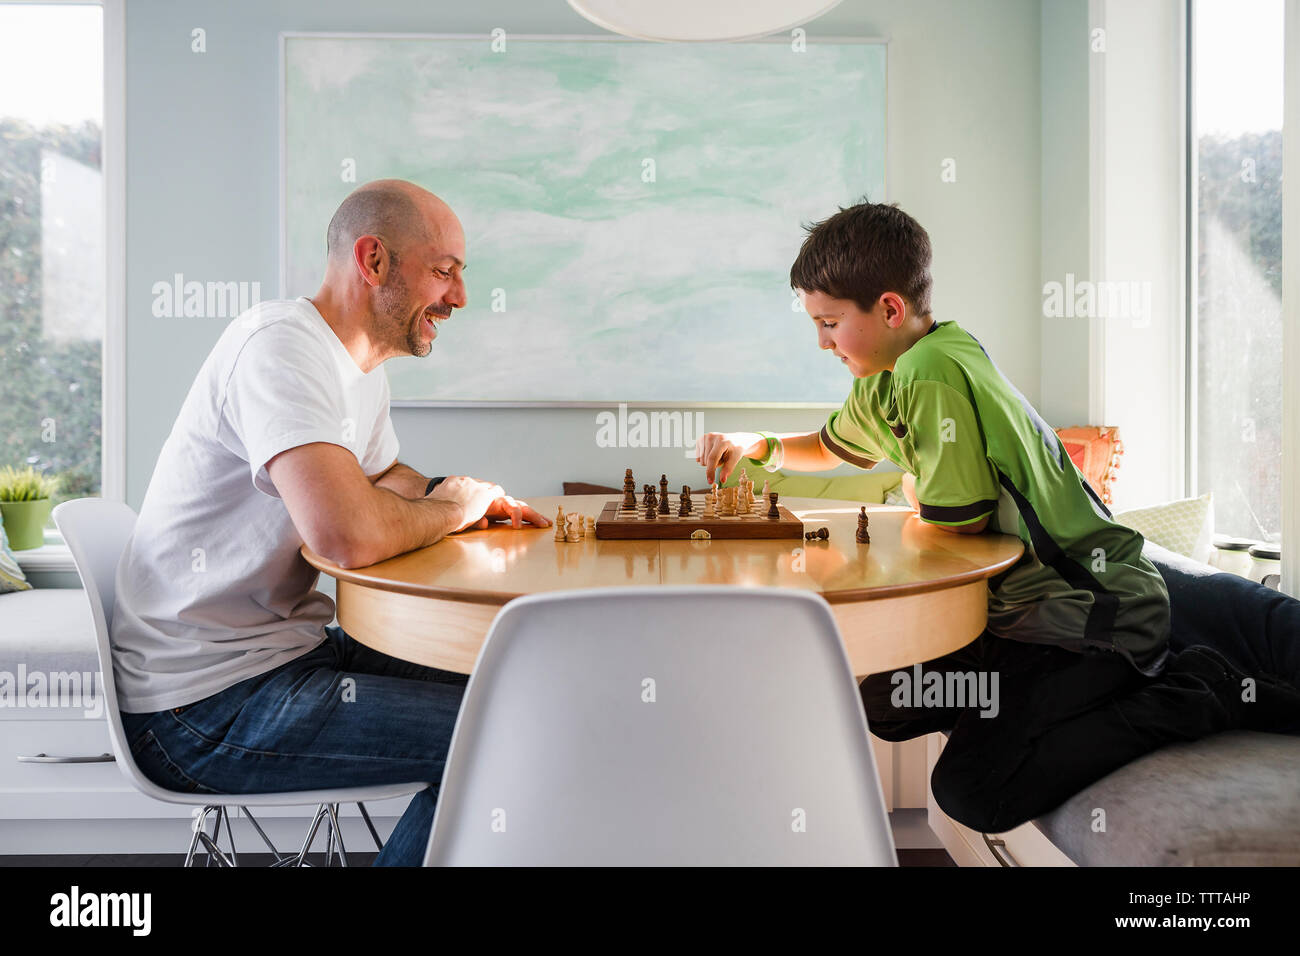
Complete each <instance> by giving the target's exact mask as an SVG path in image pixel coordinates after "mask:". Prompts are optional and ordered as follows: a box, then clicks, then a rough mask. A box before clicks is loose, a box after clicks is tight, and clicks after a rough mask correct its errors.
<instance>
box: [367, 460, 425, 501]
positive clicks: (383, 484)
mask: <svg viewBox="0 0 1300 956" xmlns="http://www.w3.org/2000/svg"><path fill="white" fill-rule="evenodd" d="M374 484H375V487H376V488H386V489H388V490H389V491H391V492H392V493H393V494H395V495H400V496H401V497H403V498H411V499H414V498H423V497H424V490H425V488H427V487H428V485H429V479H428V478H426V477H425V476H424V475H422V474H420V473H419V472H418V471H416V470H415V469H414V468H410V467H408V466H406V465H403V464H402V463H401V462H400V461H399V462H395V463H394V464H393V467H391V468H389V469H388V470H387V471H386V472H384V473H383V475H382V476H381V477H379V478H377V479H376V480H375V483H374Z"/></svg>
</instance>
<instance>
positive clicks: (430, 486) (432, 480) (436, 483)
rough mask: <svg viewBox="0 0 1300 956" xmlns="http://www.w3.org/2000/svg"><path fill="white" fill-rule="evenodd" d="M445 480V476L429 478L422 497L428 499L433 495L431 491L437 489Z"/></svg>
mask: <svg viewBox="0 0 1300 956" xmlns="http://www.w3.org/2000/svg"><path fill="white" fill-rule="evenodd" d="M446 480H447V476H446V475H441V476H440V477H438V478H430V479H429V484H428V486H427V487H426V488H425V489H424V497H426V498H427V497H429V495H430V494H432V493H433V489H434V488H437V487H438V486H439V485H440V484H442V483H443V482H444V481H446Z"/></svg>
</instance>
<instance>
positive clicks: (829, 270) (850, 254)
mask: <svg viewBox="0 0 1300 956" xmlns="http://www.w3.org/2000/svg"><path fill="white" fill-rule="evenodd" d="M804 228H806V229H807V230H808V236H807V238H806V239H804V241H803V245H802V246H801V247H800V249H799V255H798V257H797V258H796V259H795V260H794V265H792V266H791V267H790V287H791V288H793V289H802V290H803V291H804V292H824V293H826V294H827V295H829V296H831V297H833V298H836V299H851V300H852V301H854V302H856V303H857V305H858V308H860V309H862V310H863V311H864V312H870V311H871V310H872V309H873V308H875V305H876V302H877V301H879V299H880V297H881V296H882V295H883V294H884V293H886V292H896V293H898V294H899V295H901V296H902V297H903V298H905V299H906V300H907V301H908V303H910V304H911V306H912V308H913V309H914V310H915V311H916V313H917V314H918V315H928V314H929V313H930V236H929V235H928V234H927V233H926V231H925V230H924V229H923V228H921V224H920V223H919V222H917V221H916V220H915V219H913V218H912V217H911V216H909V215H908V214H907V213H905V212H903V210H901V209H899V208H898V205H897V204H896V203H891V204H889V205H886V204H885V203H872V202H861V203H858V205H856V206H849V207H848V208H841V209H840V211H839V212H837V213H836V214H835V215H833V216H831V217H830V218H829V219H823V220H822V221H821V222H818V223H814V224H813V225H811V226H805V227H804Z"/></svg>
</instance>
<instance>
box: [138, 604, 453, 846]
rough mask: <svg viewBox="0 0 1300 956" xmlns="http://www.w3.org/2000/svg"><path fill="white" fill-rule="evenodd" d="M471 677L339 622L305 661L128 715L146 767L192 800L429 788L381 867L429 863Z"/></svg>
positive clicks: (401, 822) (401, 826)
mask: <svg viewBox="0 0 1300 956" xmlns="http://www.w3.org/2000/svg"><path fill="white" fill-rule="evenodd" d="M468 680H469V675H467V674H454V673H451V672H449V671H442V670H438V669H437V668H433V667H423V666H421V665H419V664H411V663H408V662H406V661H402V660H398V659H397V658H394V657H389V656H388V655H386V654H381V653H379V652H378V651H375V650H372V649H370V648H368V647H366V646H365V645H364V644H359V643H358V642H357V641H355V640H353V639H352V638H351V637H349V636H348V635H347V634H346V633H344V631H343V629H342V628H340V627H335V626H331V627H327V628H325V640H324V641H323V642H322V643H321V644H320V645H319V646H318V647H316V648H314V649H313V650H311V651H308V652H307V653H306V654H304V655H302V656H301V657H298V658H295V659H294V660H292V661H289V662H288V663H287V664H282V665H280V666H279V667H277V668H275V669H274V670H271V671H268V672H266V673H265V674H259V675H257V676H256V677H250V678H248V679H247V680H244V681H241V682H240V683H238V684H235V685H233V686H232V687H228V688H226V689H225V690H223V691H221V692H219V693H217V694H213V695H212V696H211V697H207V698H205V699H203V700H200V701H198V702H196V703H193V704H189V705H187V706H185V707H176V708H173V709H171V710H160V711H158V712H156V713H152V714H128V713H123V714H122V722H123V723H124V724H125V727H126V736H127V740H128V741H129V742H130V746H131V752H132V754H134V755H135V759H136V762H137V763H138V765H139V767H140V770H141V771H142V772H143V773H144V775H145V776H146V777H148V778H149V779H150V780H152V781H154V782H155V783H157V784H158V785H159V786H162V787H166V788H167V789H169V790H180V791H184V792H188V793H249V794H253V793H273V792H283V791H290V790H316V789H326V788H333V787H355V786H367V785H371V784H386V783H405V782H413V781H427V782H428V783H429V787H428V788H427V789H425V790H422V791H420V792H419V793H417V794H416V795H415V796H414V797H413V798H412V800H411V804H410V806H409V807H408V808H407V810H406V813H405V814H403V816H402V818H401V820H399V821H398V823H397V827H396V828H395V829H394V830H393V833H392V836H390V837H389V839H388V842H387V844H385V846H384V849H383V851H382V852H381V853H380V854H379V857H378V858H377V859H376V860H375V865H376V866H419V865H420V864H421V863H423V862H424V853H425V848H426V846H427V844H428V840H429V829H430V826H431V825H432V823H433V811H434V806H435V804H436V799H437V790H438V786H439V784H440V783H441V781H442V771H443V766H444V763H445V761H446V758H447V749H448V747H449V746H450V744H451V735H452V731H453V730H454V729H455V726H456V716H457V714H458V713H459V712H460V701H461V697H462V696H463V695H464V693H465V684H466V682H467V681H468Z"/></svg>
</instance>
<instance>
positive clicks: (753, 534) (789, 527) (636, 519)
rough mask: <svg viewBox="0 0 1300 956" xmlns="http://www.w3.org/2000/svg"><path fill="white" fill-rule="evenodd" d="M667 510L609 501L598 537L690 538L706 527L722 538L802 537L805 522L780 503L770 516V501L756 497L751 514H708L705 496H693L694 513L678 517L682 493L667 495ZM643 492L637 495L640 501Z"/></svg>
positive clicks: (598, 525)
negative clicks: (651, 510) (777, 514)
mask: <svg viewBox="0 0 1300 956" xmlns="http://www.w3.org/2000/svg"><path fill="white" fill-rule="evenodd" d="M668 499H669V500H668V514H666V515H664V514H658V513H657V512H656V514H655V517H654V520H653V521H652V520H650V519H648V518H646V516H645V509H644V508H641V507H638V508H637V509H636V510H635V511H631V510H629V511H624V510H623V507H622V505H623V502H622V500H621V499H620V500H618V501H607V502H606V503H605V507H604V508H602V509H601V512H600V516H599V517H597V518H596V537H597V538H599V539H602V540H607V541H626V540H635V539H653V538H665V539H671V538H690V536H691V534H692V533H693V532H695V531H698V530H700V529H701V528H703V529H704V530H705V531H707V532H708V533H709V537H710V538H712V539H714V540H717V539H719V538H722V539H727V538H731V539H742V538H748V539H755V538H799V539H802V538H803V530H804V529H803V522H802V521H800V520H799V519H798V518H796V517H795V516H794V514H792V513H791V511H790V509H788V508H786V507H785V506H784V505H782V504H779V503H778V504H777V506H776V510H777V511H779V512H780V513H781V517H779V518H769V517H767V509H768V505H767V503H766V502H764V503H763V504H762V505H761V506H760V505H759V504H758V502H757V501H755V503H754V509H753V510H752V511H750V512H749V513H748V514H740V515H735V516H733V517H724V516H722V515H718V516H716V517H713V518H705V517H704V516H703V515H704V496H703V495H692V496H691V513H690V514H689V515H687V516H686V517H685V518H679V517H677V508H678V505H679V504H680V503H681V496H680V495H674V494H670V495H669V496H668ZM640 500H641V496H640V495H638V496H637V501H638V502H639V501H640Z"/></svg>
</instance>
